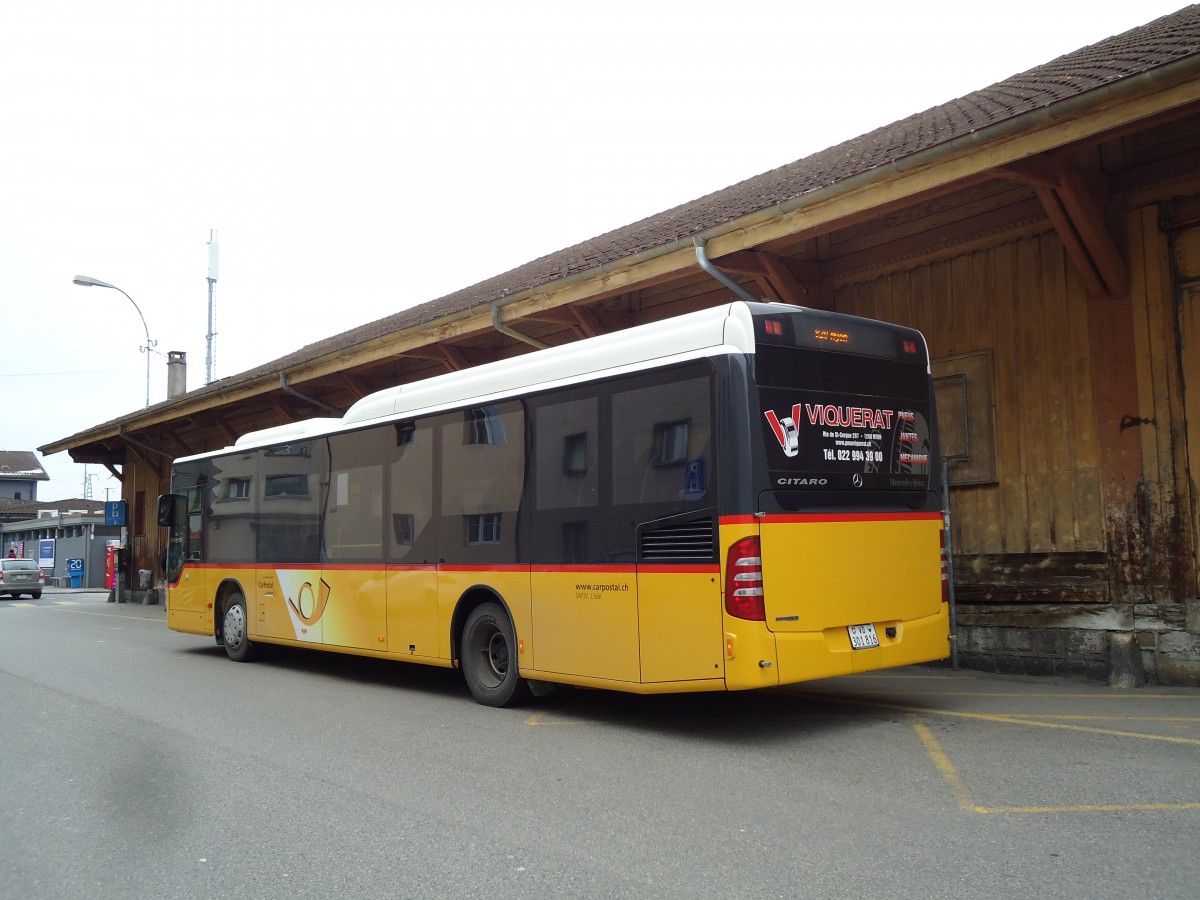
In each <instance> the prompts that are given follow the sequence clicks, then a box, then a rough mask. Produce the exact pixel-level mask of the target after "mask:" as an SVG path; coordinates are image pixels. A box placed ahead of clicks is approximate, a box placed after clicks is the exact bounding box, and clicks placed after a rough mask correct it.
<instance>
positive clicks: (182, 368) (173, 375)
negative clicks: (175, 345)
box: [167, 350, 187, 400]
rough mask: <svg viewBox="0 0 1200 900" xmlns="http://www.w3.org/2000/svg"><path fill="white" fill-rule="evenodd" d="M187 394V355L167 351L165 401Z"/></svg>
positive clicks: (177, 351)
mask: <svg viewBox="0 0 1200 900" xmlns="http://www.w3.org/2000/svg"><path fill="white" fill-rule="evenodd" d="M186 393H187V354H186V353H184V352H183V351H182V350H168V351H167V399H168V400H174V399H175V398H176V397H178V396H179V395H180V394H186Z"/></svg>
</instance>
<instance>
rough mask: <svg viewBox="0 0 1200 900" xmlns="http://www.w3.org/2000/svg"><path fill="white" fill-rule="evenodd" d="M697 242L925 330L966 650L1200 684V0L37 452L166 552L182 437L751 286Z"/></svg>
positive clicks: (205, 435) (758, 283) (218, 439)
mask: <svg viewBox="0 0 1200 900" xmlns="http://www.w3.org/2000/svg"><path fill="white" fill-rule="evenodd" d="M703 257H707V260H711V263H712V264H715V265H716V266H717V267H719V269H720V270H722V271H723V272H724V273H726V274H727V275H728V276H730V277H733V278H734V279H736V280H737V281H739V282H740V283H741V284H742V285H743V286H744V287H745V288H746V289H748V290H749V291H750V292H751V293H753V294H755V295H756V296H760V297H763V298H765V299H771V300H778V301H782V302H786V303H797V304H804V305H808V306H814V307H821V308H827V309H836V310H839V311H844V312H849V313H855V314H859V315H865V316H872V317H876V318H881V319H887V320H891V321H895V322H900V323H904V324H906V325H912V326H915V327H917V328H920V329H921V330H922V331H924V332H925V334H926V335H927V336H928V339H929V344H930V349H931V351H932V354H933V356H934V358H935V359H936V364H935V370H936V371H935V374H936V375H937V376H938V378H939V381H938V394H939V414H940V416H941V419H942V425H943V429H944V446H943V450H944V451H945V452H946V453H947V454H948V455H949V456H950V457H952V458H951V460H950V462H949V472H950V477H951V483H952V488H951V498H952V500H951V502H952V512H953V515H952V523H953V524H952V537H953V551H954V572H955V584H956V594H957V601H958V602H957V609H958V625H959V627H958V633H957V639H958V645H957V646H958V651H959V658H960V661H961V662H962V663H963V664H964V665H968V666H975V667H986V668H990V669H997V670H1005V671H1020V672H1049V673H1063V674H1073V675H1083V676H1086V677H1092V678H1098V679H1104V678H1108V679H1111V680H1113V681H1117V682H1121V683H1138V682H1144V681H1145V680H1150V681H1157V682H1160V683H1186V684H1200V600H1198V599H1197V548H1198V547H1200V513H1198V508H1200V497H1198V496H1197V487H1196V483H1197V480H1198V476H1197V470H1198V464H1200V426H1197V425H1196V424H1195V423H1196V422H1197V421H1200V420H1198V418H1197V414H1198V413H1200V299H1197V298H1198V295H1200V7H1189V8H1186V9H1183V10H1181V11H1180V12H1178V13H1175V14H1173V15H1170V16H1167V17H1164V18H1162V19H1159V20H1156V21H1154V22H1151V23H1149V24H1147V25H1145V26H1143V27H1141V28H1137V29H1134V30H1132V31H1130V32H1127V33H1126V34H1123V35H1119V36H1116V37H1113V38H1110V39H1108V40H1105V41H1103V42H1100V43H1098V44H1095V45H1092V46H1089V47H1084V48H1082V49H1080V50H1077V51H1076V52H1073V53H1069V54H1067V55H1065V56H1062V57H1060V58H1058V59H1055V60H1053V61H1052V62H1049V63H1047V64H1045V65H1042V66H1038V67H1037V68H1034V69H1031V70H1029V71H1027V72H1024V73H1022V74H1019V75H1016V76H1014V77H1012V78H1008V79H1006V80H1004V81H1002V82H1000V83H998V84H995V85H992V86H991V87H988V88H985V89H983V90H980V91H976V92H974V93H972V94H969V95H967V96H965V97H962V98H960V99H957V100H954V101H952V102H950V103H947V104H944V105H943V106H940V107H937V108H935V109H931V110H929V111H927V112H923V113H919V114H916V115H913V116H911V117H909V118H907V119H904V120H902V121H899V122H896V123H894V124H891V125H888V126H885V127H883V128H880V129H878V130H876V131H872V132H870V133H869V134H865V135H863V136H861V137H859V138H856V139H854V140H851V141H848V142H846V143H844V144H841V145H838V146H836V147H831V148H829V149H828V150H825V151H822V152H820V153H817V154H814V155H813V156H810V157H807V158H805V159H801V160H799V161H797V162H795V163H792V164H790V165H787V166H783V167H781V168H779V169H776V170H773V171H771V172H767V173H765V174H763V175H759V176H757V177H755V178H751V179H749V180H747V181H745V182H742V183H740V184H737V185H734V186H732V187H729V188H727V189H725V190H722V191H718V192H717V193H714V194H710V195H708V196H706V197H702V198H700V199H699V200H696V201H694V202H692V203H687V204H684V205H682V206H679V207H677V208H675V209H671V210H668V211H666V212H663V213H660V214H658V215H655V216H651V217H649V218H647V219H644V220H642V221H639V222H635V223H633V224H631V225H628V226H626V227H624V228H620V229H617V230H616V231H613V232H610V233H608V234H605V235H601V236H600V237H597V238H595V239H593V240H590V241H586V242H584V243H582V244H579V245H577V246H574V247H571V248H568V249H566V250H563V251H561V252H559V253H554V254H551V255H549V256H545V257H542V258H540V259H537V260H534V261H532V262H529V263H527V264H525V265H522V266H520V267H518V268H515V269H513V270H511V271H509V272H506V273H504V274H502V275H498V276H496V277H495V278H492V279H490V280H488V281H485V282H482V283H480V284H477V285H474V286H472V287H469V288H466V289H464V290H461V291H459V292H457V293H454V294H451V295H449V296H446V297H442V298H440V299H437V300H434V301H432V302H429V303H425V304H423V305H421V306H417V307H415V308H411V309H407V310H404V311H402V312H399V313H396V314H395V315H393V316H390V317H388V318H385V319H382V320H379V321H376V322H372V323H369V324H367V325H363V326H362V327H359V328H355V329H352V330H350V331H347V332H345V333H343V334H338V335H335V336H332V337H330V338H328V339H327V340H324V341H321V342H318V343H315V344H312V345H309V346H307V347H304V348H302V349H300V350H297V351H296V352H295V353H292V354H291V355H289V356H285V357H283V358H281V359H277V360H275V361H273V362H271V363H269V364H267V365H264V366H261V367H259V368H257V369H254V370H251V371H248V372H244V373H242V374H240V375H236V376H233V377H230V378H225V379H222V380H221V381H218V382H215V383H213V384H211V385H208V386H206V387H204V388H202V389H199V390H194V391H191V392H189V393H187V394H184V395H182V396H179V397H176V398H174V399H171V400H168V401H166V402H163V403H159V404H157V405H155V406H151V407H149V408H148V409H145V410H139V411H138V412H136V413H131V414H129V415H127V416H124V417H122V418H120V419H118V420H115V421H112V422H107V423H104V424H101V425H97V426H95V427H93V428H89V429H87V430H86V431H83V432H81V433H79V434H76V435H73V436H71V437H69V438H65V439H63V440H60V441H57V442H55V443H53V444H49V445H47V446H45V447H42V448H40V449H41V451H42V452H43V453H53V452H56V451H60V450H68V451H69V452H70V453H71V456H72V457H73V458H74V459H75V460H76V461H78V462H87V463H100V464H103V465H106V466H107V467H109V469H110V470H112V471H113V472H114V473H120V476H119V477H122V478H123V484H124V488H123V490H124V494H125V497H126V498H127V499H128V501H129V507H130V510H131V517H130V519H131V536H132V550H133V556H134V564H133V567H132V568H133V569H135V570H136V569H139V568H153V569H155V571H156V572H159V571H160V566H159V565H158V564H157V563H156V560H158V558H159V556H160V554H161V552H162V535H161V534H160V529H158V528H157V527H156V526H154V525H153V512H152V509H151V507H152V506H153V502H154V498H155V496H156V495H157V494H158V493H160V492H163V491H165V490H166V489H167V479H168V474H169V469H170V461H171V459H172V458H173V457H175V456H179V455H183V454H188V453H196V452H200V451H205V450H211V449H215V448H218V447H221V446H223V445H226V444H228V443H230V442H232V441H233V440H234V439H236V438H237V437H238V436H239V435H241V434H243V433H245V432H247V431H251V430H255V429H259V428H263V427H266V426H270V425H277V424H281V423H284V422H290V421H296V420H300V419H305V418H309V417H311V416H315V415H330V414H337V413H339V412H340V411H342V410H345V409H346V408H347V407H348V406H349V405H350V404H352V403H353V402H354V401H355V400H357V399H359V398H360V397H362V396H364V395H365V394H367V393H370V392H372V391H374V390H377V389H379V388H382V387H386V386H389V385H394V384H397V383H402V382H406V381H410V380H413V379H417V378H422V377H425V376H428V375H432V374H436V373H439V372H444V371H447V370H453V369H460V368H463V367H466V366H471V365H474V364H477V363H480V362H484V361H488V360H493V359H497V358H502V357H506V356H512V355H515V354H519V353H526V352H531V351H532V349H533V347H534V346H538V345H555V344H562V343H564V342H569V341H573V340H577V339H579V338H582V337H585V336H588V335H594V334H598V333H601V332H606V331H611V330H614V329H620V328H625V327H628V326H630V325H634V324H638V323H642V322H646V321H650V320H655V319H660V318H663V317H666V316H670V315H674V314H677V313H680V312H684V311H688V310H693V309H697V308H701V307H705V306H710V305H713V304H716V303H719V302H721V301H723V300H726V299H729V298H730V297H731V296H732V295H731V292H730V291H729V289H728V288H727V287H726V286H724V285H723V284H722V283H721V282H719V281H718V280H716V279H715V278H714V277H713V276H712V275H711V274H709V272H707V271H706V270H705V268H703V267H702V263H701V259H702V258H703ZM531 345H532V346H531ZM1189 421H1191V422H1192V423H1193V425H1192V427H1191V428H1190V429H1189V427H1188V423H1189Z"/></svg>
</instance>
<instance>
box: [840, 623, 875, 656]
mask: <svg viewBox="0 0 1200 900" xmlns="http://www.w3.org/2000/svg"><path fill="white" fill-rule="evenodd" d="M847 630H848V631H849V632H850V646H851V647H853V648H854V649H855V650H869V649H870V648H871V647H878V646H879V635H877V634H876V633H875V626H874V625H850V626H847Z"/></svg>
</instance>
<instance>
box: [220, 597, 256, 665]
mask: <svg viewBox="0 0 1200 900" xmlns="http://www.w3.org/2000/svg"><path fill="white" fill-rule="evenodd" d="M221 632H222V634H223V635H224V636H225V652H226V653H228V654H229V658H230V659H232V660H233V661H234V662H249V661H250V660H252V659H253V658H254V656H255V654H256V652H257V650H258V647H257V646H256V645H255V644H254V642H252V641H251V640H250V637H249V634H250V620H249V618H248V617H247V615H246V598H245V597H243V596H242V595H241V594H240V593H236V592H235V593H233V594H230V596H229V603H228V605H226V607H225V618H224V619H223V620H222V623H221Z"/></svg>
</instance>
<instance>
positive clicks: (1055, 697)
mask: <svg viewBox="0 0 1200 900" xmlns="http://www.w3.org/2000/svg"><path fill="white" fill-rule="evenodd" d="M871 693H872V694H877V695H879V696H884V697H891V696H900V697H911V696H912V695H913V694H914V693H921V694H922V695H923V696H926V697H1006V698H1013V697H1019V698H1020V699H1022V700H1183V699H1186V697H1185V695H1182V694H1141V693H1137V694H1135V693H1129V694H1093V695H1091V696H1081V695H1079V694H1022V693H1021V692H1020V691H920V692H917V691H876V690H872V691H871ZM821 696H823V697H841V696H843V695H842V694H837V693H826V694H822V695H821Z"/></svg>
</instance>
